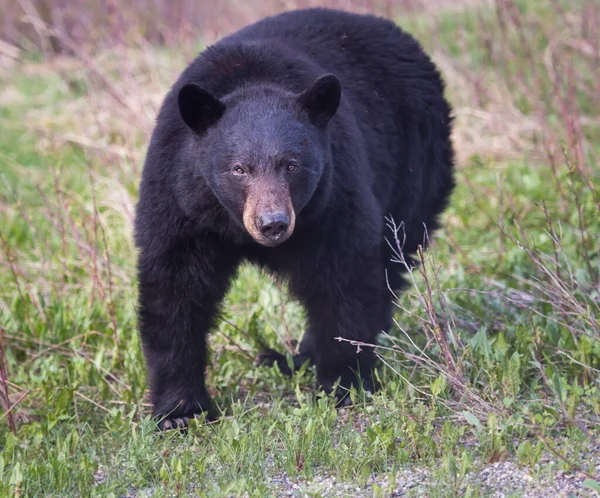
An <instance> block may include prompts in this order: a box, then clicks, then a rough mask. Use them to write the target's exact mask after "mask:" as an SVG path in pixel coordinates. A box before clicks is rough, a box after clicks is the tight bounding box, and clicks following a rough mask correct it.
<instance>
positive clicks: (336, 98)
mask: <svg viewBox="0 0 600 498" xmlns="http://www.w3.org/2000/svg"><path fill="white" fill-rule="evenodd" d="M341 95H342V84H341V83H340V80H338V79H337V78H336V77H335V76H334V75H333V74H323V75H322V76H319V77H318V78H317V79H316V80H315V81H314V82H313V84H312V86H311V87H310V88H309V89H308V90H304V91H303V92H302V93H301V94H300V95H299V96H298V102H299V103H300V105H301V106H302V108H303V109H305V110H306V111H308V115H309V117H310V120H311V121H312V122H313V123H314V124H315V125H317V126H325V125H326V124H327V123H328V122H329V120H330V119H331V118H332V117H333V115H334V114H335V112H336V111H337V108H338V106H339V104H340V97H341Z"/></svg>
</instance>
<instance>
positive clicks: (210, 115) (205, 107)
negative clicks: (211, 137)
mask: <svg viewBox="0 0 600 498" xmlns="http://www.w3.org/2000/svg"><path fill="white" fill-rule="evenodd" d="M177 101H178V104H179V114H181V117H182V118H183V120H184V121H185V123H186V124H187V125H188V126H189V127H190V128H191V129H192V130H193V131H194V133H196V134H197V135H203V134H204V133H205V132H206V130H207V129H208V127H209V126H211V125H213V124H214V123H216V122H217V121H218V120H219V119H220V118H221V116H222V115H223V112H225V104H223V103H222V102H221V101H220V100H219V99H217V98H216V97H215V96H214V95H212V94H211V93H210V92H207V91H206V90H204V89H203V88H200V87H199V86H198V85H196V84H195V83H188V84H186V85H184V86H183V87H182V88H181V90H179V95H178V97H177Z"/></svg>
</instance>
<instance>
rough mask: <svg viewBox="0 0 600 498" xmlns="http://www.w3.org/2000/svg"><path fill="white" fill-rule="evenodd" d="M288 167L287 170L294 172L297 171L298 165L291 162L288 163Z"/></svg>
mask: <svg viewBox="0 0 600 498" xmlns="http://www.w3.org/2000/svg"><path fill="white" fill-rule="evenodd" d="M286 169H287V170H288V171H289V172H290V173H293V172H294V171H296V165H295V164H293V163H290V164H288V165H287V168H286Z"/></svg>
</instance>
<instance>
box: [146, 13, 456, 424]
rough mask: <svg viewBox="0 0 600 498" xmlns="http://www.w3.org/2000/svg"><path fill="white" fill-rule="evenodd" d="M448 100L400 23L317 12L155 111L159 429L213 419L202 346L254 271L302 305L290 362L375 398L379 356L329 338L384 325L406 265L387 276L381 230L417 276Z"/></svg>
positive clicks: (211, 65)
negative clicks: (395, 236)
mask: <svg viewBox="0 0 600 498" xmlns="http://www.w3.org/2000/svg"><path fill="white" fill-rule="evenodd" d="M443 93H444V83H443V81H442V79H441V77H440V75H439V73H438V71H437V69H436V67H435V65H434V64H433V62H432V61H431V60H430V58H429V57H428V56H427V55H426V54H425V53H424V51H423V50H422V48H421V46H420V45H419V44H418V43H417V42H416V41H415V40H414V39H413V38H412V37H411V36H409V35H408V34H406V33H405V32H403V31H402V30H401V29H400V28H398V27H397V26H396V25H395V24H394V23H392V22H391V21H388V20H385V19H382V18H378V17H375V16H369V15H357V14H351V13H347V12H341V11H336V10H329V9H323V8H313V9H305V10H296V11H291V12H286V13H283V14H279V15H276V16H273V17H269V18H266V19H263V20H262V21H259V22H257V23H255V24H252V25H250V26H247V27H245V28H243V29H242V30H240V31H238V32H236V33H234V34H232V35H230V36H227V37H225V38H223V39H222V40H220V41H219V42H217V43H216V44H215V45H213V46H211V47H209V48H207V49H206V50H205V51H203V52H202V53H201V54H200V55H199V56H198V57H197V58H196V59H195V60H194V61H193V62H192V63H191V64H190V65H189V67H187V69H186V70H185V71H184V72H183V73H182V75H181V76H180V77H179V79H178V80H177V81H176V83H175V84H174V86H173V87H172V88H171V90H170V92H169V93H168V94H167V96H166V97H165V100H164V102H163V105H162V107H161V109H160V112H159V115H158V118H157V122H156V127H155V130H154V132H153V135H152V138H151V142H150V146H149V149H148V153H147V158H146V162H145V165H144V170H143V175H142V180H141V184H140V192H139V202H138V204H137V207H136V219H135V240H136V245H137V247H138V249H139V256H138V277H139V308H138V312H139V320H140V334H141V339H142V344H143V351H144V354H145V358H146V362H147V367H148V370H149V382H150V390H151V399H152V403H153V406H154V415H155V416H156V417H157V418H160V419H161V421H160V423H159V425H160V427H161V428H163V429H168V428H174V427H176V426H185V425H186V424H187V422H188V420H189V418H190V417H193V416H194V415H197V414H198V413H200V412H202V411H209V413H210V397H209V395H208V393H207V390H206V386H205V381H204V378H205V363H206V358H205V356H206V338H207V333H208V331H209V329H210V328H211V326H212V325H213V323H214V321H215V319H216V316H217V314H218V310H219V304H220V301H221V300H222V298H223V297H224V294H225V293H226V291H227V290H228V285H229V282H230V280H231V279H232V277H233V276H234V275H235V273H236V268H237V267H238V265H239V263H240V262H241V261H244V260H245V261H250V262H252V263H255V264H258V265H260V266H261V267H263V268H265V269H268V270H269V271H270V272H272V273H274V274H277V275H281V276H283V277H284V278H286V279H287V280H288V282H289V289H290V291H291V293H292V294H293V295H294V296H295V297H296V298H298V299H299V300H300V301H301V302H302V303H303V305H304V306H305V308H306V312H307V321H308V328H307V330H306V331H305V333H304V338H303V340H302V342H301V345H300V352H299V356H298V357H297V358H296V360H295V362H294V363H295V364H296V365H297V364H300V363H301V362H302V361H305V360H310V361H311V362H312V363H313V364H314V365H315V367H316V374H317V382H318V385H319V386H320V387H321V388H323V389H324V390H325V391H328V392H331V391H332V389H333V387H334V385H337V386H340V387H341V388H349V387H350V386H352V385H358V384H359V383H361V384H362V385H363V387H364V388H365V389H367V390H373V389H374V388H375V387H376V386H375V382H374V378H373V367H374V366H375V363H376V361H375V360H376V355H375V354H374V352H373V350H372V349H371V348H362V349H361V350H360V351H357V348H356V346H352V345H351V344H350V343H348V342H345V341H342V342H340V341H338V340H336V339H335V338H336V337H344V338H347V339H351V340H358V341H362V342H366V343H374V342H375V341H376V337H377V335H378V333H380V332H381V331H382V330H386V329H388V328H389V327H390V325H391V317H392V306H393V301H392V294H391V293H390V288H391V289H394V290H398V289H400V288H401V287H402V284H403V280H404V278H403V276H402V272H403V271H404V270H405V266H404V265H401V264H397V263H395V264H394V263H391V262H390V260H391V259H392V258H393V256H394V252H393V250H392V249H391V247H390V245H389V244H388V242H387V239H388V235H392V234H391V233H388V232H387V231H386V218H388V217H390V218H392V219H393V220H394V221H395V223H396V224H397V225H398V226H401V227H402V231H401V234H400V239H401V242H402V252H403V254H404V256H405V258H406V260H407V261H411V260H410V256H411V254H413V255H414V253H415V251H416V250H417V248H418V246H419V245H420V244H424V242H425V239H426V237H425V234H426V230H427V232H429V233H431V232H432V231H433V230H434V229H435V228H436V226H437V224H438V222H437V220H436V217H437V216H438V215H439V214H440V212H441V211H442V210H443V209H444V208H445V206H446V204H447V202H448V198H449V195H450V193H451V191H452V189H453V187H454V180H453V162H454V159H453V149H452V144H451V139H450V133H451V116H450V112H451V109H450V106H449V104H448V103H447V101H446V100H445V98H444V95H443ZM282 358H283V357H282V356H281V357H278V356H277V355H276V354H273V353H272V352H271V353H270V354H269V355H267V359H268V360H269V361H271V362H273V361H276V362H279V364H280V365H281V366H282V368H283V369H285V368H286V367H285V361H281V360H282ZM337 381H339V383H337ZM346 391H347V389H346ZM342 392H343V389H339V390H337V391H336V393H342Z"/></svg>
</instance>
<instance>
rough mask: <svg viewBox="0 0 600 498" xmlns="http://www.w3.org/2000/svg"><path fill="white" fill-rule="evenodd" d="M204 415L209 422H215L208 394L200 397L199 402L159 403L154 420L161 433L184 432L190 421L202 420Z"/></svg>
mask: <svg viewBox="0 0 600 498" xmlns="http://www.w3.org/2000/svg"><path fill="white" fill-rule="evenodd" d="M203 413H204V414H206V421H207V422H212V421H214V420H215V417H214V414H213V412H212V408H211V401H210V397H209V396H208V393H206V394H203V395H202V396H199V397H198V399H197V401H189V400H184V399H182V400H179V401H178V402H173V401H171V402H170V403H164V402H163V403H159V404H157V405H156V408H155V410H154V418H155V420H156V422H157V425H158V429H159V430H161V431H168V430H171V429H179V430H181V431H183V430H186V429H187V428H188V425H189V422H190V420H194V419H198V418H200V417H201V416H202V414H203Z"/></svg>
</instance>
